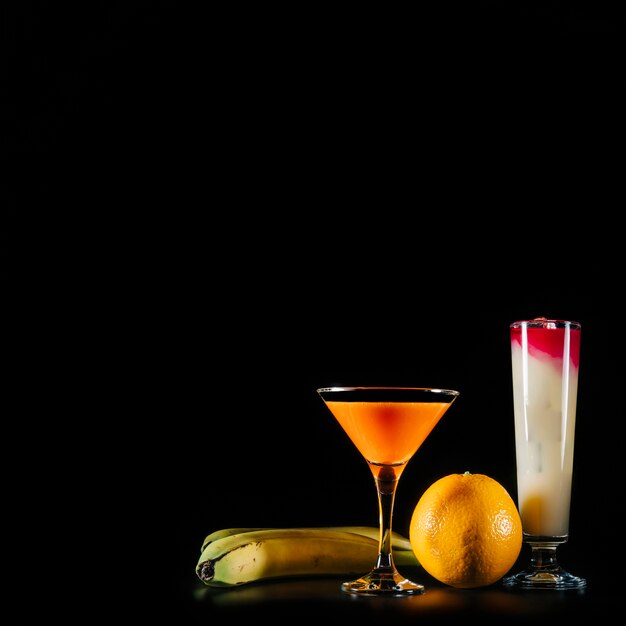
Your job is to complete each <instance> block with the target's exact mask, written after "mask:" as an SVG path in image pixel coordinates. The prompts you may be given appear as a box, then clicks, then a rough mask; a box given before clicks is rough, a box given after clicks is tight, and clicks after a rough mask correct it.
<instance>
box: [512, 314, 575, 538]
mask: <svg viewBox="0 0 626 626" xmlns="http://www.w3.org/2000/svg"><path fill="white" fill-rule="evenodd" d="M510 331H511V358H512V373H513V408H514V415H515V445H516V460H517V490H518V507H519V512H520V515H521V518H522V526H523V530H524V535H525V536H531V537H535V538H538V537H546V538H548V537H550V538H562V539H563V540H566V539H567V535H568V533H569V511H570V496H571V488H572V467H573V460H574V428H575V422H576V395H577V390H578V366H579V355H580V324H578V323H577V322H566V321H560V320H548V319H546V318H536V319H534V320H530V321H525V322H514V323H513V324H511V327H510Z"/></svg>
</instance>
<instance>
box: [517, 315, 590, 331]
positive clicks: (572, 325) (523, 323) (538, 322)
mask: <svg viewBox="0 0 626 626" xmlns="http://www.w3.org/2000/svg"><path fill="white" fill-rule="evenodd" d="M509 327H510V328H515V329H517V328H552V329H554V328H569V329H571V330H580V328H581V324H580V322H575V321H573V320H563V319H552V318H546V317H537V318H535V319H532V320H518V321H516V322H512V323H511V324H510V326H509Z"/></svg>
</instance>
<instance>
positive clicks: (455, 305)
mask: <svg viewBox="0 0 626 626" xmlns="http://www.w3.org/2000/svg"><path fill="white" fill-rule="evenodd" d="M87 6H88V8H87ZM8 23H9V24H10V25H11V26H14V28H12V29H11V32H10V35H13V34H15V35H16V36H15V38H12V37H9V38H8V41H9V43H10V44H15V46H14V47H13V46H11V49H10V50H9V61H10V63H9V71H10V74H11V78H15V83H13V84H14V85H15V89H13V90H12V91H11V93H10V100H9V105H10V107H11V112H13V113H14V114H15V125H14V126H12V129H13V128H14V130H15V134H12V135H10V139H11V140H12V141H11V143H10V152H9V157H10V158H9V159H8V160H7V170H6V171H7V173H8V174H9V176H8V178H9V183H10V185H9V192H8V193H9V195H8V199H9V207H10V210H9V215H11V216H13V217H15V218H17V220H16V221H15V222H11V223H15V224H18V227H17V228H16V230H15V231H14V233H15V238H16V239H17V240H18V241H19V242H20V243H21V244H23V245H22V246H21V248H20V253H19V254H18V256H17V257H16V258H14V259H13V261H14V262H13V263H12V264H11V265H10V266H9V267H10V268H12V269H14V268H17V267H18V266H19V267H20V270H22V269H26V271H27V273H28V275H29V280H34V281H35V282H34V283H31V282H28V283H27V284H28V285H29V289H28V290H27V291H31V295H32V292H33V291H35V293H36V300H37V304H38V309H37V310H38V311H41V310H45V311H46V312H47V314H46V322H44V323H43V324H41V325H38V327H37V329H36V331H33V332H36V333H37V334H39V337H40V339H42V341H43V342H45V345H46V347H49V348H50V350H45V351H44V352H43V354H42V355H41V359H42V361H41V362H42V363H47V362H52V361H53V357H52V354H53V351H52V349H53V348H59V347H62V348H63V351H64V354H65V356H66V357H68V362H67V363H66V364H65V365H64V368H63V369H62V370H61V371H60V373H61V377H62V378H63V380H64V381H65V384H64V385H62V386H60V387H57V388H56V389H55V394H58V397H59V398H61V399H63V398H64V394H65V393H67V392H68V391H69V389H70V387H69V385H67V381H68V380H72V381H80V382H81V385H80V389H81V392H84V393H85V399H84V400H79V401H76V400H75V399H73V400H72V402H67V404H66V406H68V409H69V410H72V411H73V410H76V413H77V415H84V413H85V412H86V411H87V412H89V413H92V414H93V417H94V418H95V419H94V420H93V422H90V424H89V426H87V425H85V426H84V429H85V430H84V432H85V434H88V437H89V441H90V442H92V443H91V446H89V447H87V449H85V448H84V447H83V448H81V450H80V451H77V450H76V449H73V450H72V453H73V454H76V455H77V457H78V461H77V462H72V463H68V467H67V468H66V467H65V465H63V468H62V471H63V472H64V473H65V475H66V476H67V475H70V476H75V475H76V472H77V471H78V470H77V467H79V468H82V469H81V470H80V472H88V475H89V480H91V481H93V482H92V484H93V485H95V486H97V487H98V490H97V492H98V493H99V494H100V495H99V496H98V498H97V500H98V501H97V502H96V503H94V511H95V513H94V515H93V516H88V519H89V520H90V521H89V523H92V522H93V523H97V522H102V520H103V519H106V520H107V521H106V524H107V526H108V527H109V528H115V529H116V531H117V532H119V533H121V535H122V536H123V539H125V540H126V541H122V542H121V543H123V544H124V545H126V544H127V543H128V544H129V545H130V546H131V547H132V549H131V550H129V551H126V552H122V555H120V557H119V558H117V560H116V564H117V565H119V562H120V559H121V561H122V562H123V563H124V564H125V565H124V570H125V571H126V572H127V573H129V574H130V576H131V579H133V580H134V581H135V582H136V591H137V593H136V594H135V595H136V596H140V597H141V598H142V601H143V602H144V603H145V605H146V606H144V610H149V607H148V606H147V605H149V604H153V605H154V602H155V598H159V599H160V602H163V603H165V602H168V600H164V599H163V597H164V596H166V597H168V599H174V602H175V604H176V605H177V606H178V610H179V611H181V610H183V607H184V610H185V611H189V613H180V614H179V615H182V614H191V612H192V610H191V608H190V605H191V604H193V603H192V602H191V597H190V594H189V588H190V587H191V586H193V585H194V583H195V582H196V581H195V579H194V567H195V563H196V560H197V557H198V550H199V548H200V545H201V543H202V539H203V538H204V536H205V535H206V534H208V533H209V532H211V531H212V530H216V529H219V528H222V527H229V526H309V525H350V524H368V525H375V524H376V523H377V519H378V513H377V504H376V498H375V490H374V485H373V481H372V478H371V475H370V473H369V470H368V469H367V466H366V464H365V462H364V461H363V460H362V459H361V458H360V457H359V455H358V453H357V452H356V450H355V449H354V448H353V446H352V444H351V443H350V442H349V441H348V440H347V438H346V436H345V435H344V434H343V433H342V432H341V431H340V430H339V427H338V425H337V424H336V423H335V422H334V419H333V418H332V417H331V415H330V414H329V413H328V412H327V410H326V409H325V407H324V406H323V404H322V402H321V400H320V398H319V397H318V396H317V394H316V392H315V390H316V389H317V388H318V387H322V386H329V385H365V384H379V385H387V384H389V385H415V386H440V387H449V388H454V389H458V390H459V391H460V392H461V396H460V398H459V399H458V400H457V402H456V403H455V405H454V406H453V407H452V408H451V410H450V411H449V413H448V414H447V415H446V416H445V417H444V418H443V419H442V421H441V422H440V424H439V425H438V426H437V427H436V429H435V430H434V431H433V433H432V434H431V436H430V437H429V438H428V440H427V441H426V442H425V444H424V445H423V447H422V448H421V449H420V450H419V452H418V453H417V454H416V456H415V457H414V459H413V460H412V461H411V463H410V465H409V467H408V468H407V470H406V471H405V473H404V474H403V478H402V481H401V483H400V487H399V490H398V494H397V499H396V510H395V518H394V524H395V529H396V530H398V531H400V532H403V533H407V532H408V522H409V519H410V514H411V512H412V510H413V507H414V506H415V504H416V502H417V500H418V498H419V495H420V494H421V492H422V491H423V490H424V489H425V488H426V487H427V486H428V485H429V484H430V483H431V482H433V481H434V480H436V479H437V478H439V477H441V476H443V475H445V474H449V473H454V472H464V471H471V472H474V473H485V474H488V475H490V476H492V477H494V478H496V479H497V480H499V481H500V482H501V483H502V484H503V485H504V486H505V487H506V488H507V489H508V490H509V491H510V493H511V494H512V495H513V496H515V490H516V486H515V464H514V440H513V415H512V391H511V381H510V353H509V336H508V326H509V324H510V323H511V322H512V321H514V320H516V319H524V318H530V317H535V316H540V315H543V316H548V317H555V318H563V319H573V320H576V321H579V322H581V323H582V329H583V330H582V332H583V334H582V354H581V371H580V381H579V406H578V423H577V447H576V455H575V458H576V461H575V477H574V492H573V500H572V521H571V541H570V543H569V544H567V545H566V546H564V547H563V549H562V552H563V560H564V562H565V564H566V565H569V566H570V569H572V570H573V571H574V572H575V573H579V574H581V575H588V576H589V577H592V576H593V575H594V574H595V575H598V576H599V575H600V570H601V568H602V567H603V566H604V564H605V561H606V560H607V557H606V556H605V555H598V550H597V544H596V541H597V538H598V537H603V536H604V537H606V536H607V534H610V535H614V534H615V533H617V532H619V531H618V530H617V529H616V527H615V526H614V523H615V519H616V517H617V508H616V507H617V504H618V500H617V498H616V497H615V488H616V487H615V479H614V478H612V477H613V476H614V475H615V474H614V472H615V471H616V470H618V468H619V459H620V456H619V453H620V451H619V450H618V439H617V437H616V436H615V435H614V434H613V433H614V432H615V429H616V428H617V427H620V424H621V419H620V418H623V409H621V408H620V407H621V405H620V391H621V389H622V388H623V379H622V375H621V374H620V373H618V370H617V368H618V367H620V371H623V368H621V366H620V363H618V358H617V355H618V351H619V346H620V345H621V344H622V343H623V342H622V339H621V334H620V330H619V329H620V321H619V318H620V313H621V311H622V305H621V304H620V303H621V299H622V294H621V292H622V291H623V274H622V267H623V254H622V251H621V248H620V245H621V242H620V241H619V229H618V227H617V226H616V224H615V219H616V217H617V216H616V212H617V207H619V206H620V204H619V202H618V199H620V198H621V197H622V196H623V194H622V189H621V188H620V186H619V184H618V182H619V179H618V169H617V161H616V160H615V158H614V157H615V151H616V149H618V148H619V146H621V141H620V138H623V126H622V124H623V122H622V120H621V110H622V109H621V96H620V93H621V85H620V82H621V81H620V79H621V73H619V72H617V70H616V68H617V63H616V57H615V54H614V52H615V50H614V48H615V47H616V46H615V45H614V43H613V39H614V38H615V35H617V34H620V33H621V32H623V22H622V21H621V16H619V14H618V13H617V12H616V11H615V10H614V9H613V8H612V5H609V4H608V3H598V2H596V3H590V2H589V3H583V2H574V3H562V2H549V3H541V4H539V3H537V4H524V3H513V4H511V3H508V4H507V5H506V7H503V6H502V4H501V3H490V2H477V3H464V4H463V6H462V7H455V6H453V5H452V4H443V5H437V8H431V9H429V10H426V9H422V10H420V11H419V12H417V13H416V14H410V15H409V14H407V15H401V14H392V13H391V12H389V13H384V14H379V13H378V12H375V11H365V10H363V9H362V8H359V10H358V12H357V11H356V10H355V11H354V12H351V11H348V10H344V11H342V12H341V13H339V11H337V10H336V9H332V10H331V9H328V10H322V9H320V8H319V7H317V6H316V7H311V8H310V9H308V10H307V9H306V8H300V9H299V10H298V11H295V10H293V9H287V10H283V9H280V10H279V9H277V8H274V9H271V10H270V9H267V8H263V9H259V8H258V7H257V8H256V9H254V10H252V9H250V8H249V7H243V6H242V7H237V8H235V9H232V10H228V11H226V10H225V9H223V8H218V9H215V8H213V9H205V8H201V7H199V6H198V7H197V8H191V7H190V5H187V6H185V7H183V6H181V5H180V4H175V3H171V2H124V3H121V2H120V3H115V2H113V3H111V2H108V3H100V4H98V3H77V4H76V5H75V6H74V5H71V4H63V6H62V7H59V6H58V5H57V4H55V3H45V2H40V3H22V5H21V10H20V15H19V16H17V19H16V20H15V21H12V20H11V21H10V22H8ZM618 112H620V115H618ZM620 175H621V173H620ZM40 241H41V242H42V243H43V242H45V243H44V245H43V246H40ZM44 249H45V253H44V254H43V255H42V257H37V253H40V252H41V251H42V250H44ZM31 251H32V252H33V253H32V254H31ZM33 258H36V260H35V261H34V262H33ZM16 259H17V260H16ZM26 282H27V281H25V282H24V283H23V284H26ZM33 284H36V288H35V287H33ZM60 331H62V332H60ZM57 367H58V366H57V365H55V369H56V368H57ZM65 368H66V369H65ZM58 371H59V370H58V369H57V372H58ZM73 398H75V396H73ZM65 400H66V399H65ZM64 406H65V405H64ZM87 408H88V410H87ZM93 423H95V424H97V425H96V426H93ZM92 429H93V430H92ZM96 459H97V460H99V461H101V462H96ZM57 461H58V459H57ZM112 467H113V468H114V469H112ZM80 472H79V473H80ZM85 497H86V496H85ZM99 498H103V499H105V500H106V502H107V503H108V504H107V506H103V503H102V502H101V501H100V500H99ZM86 508H87V507H86V505H85V509H86ZM90 511H91V510H90ZM103 511H105V512H106V513H103ZM94 520H95V521H94ZM83 532H87V533H91V532H93V531H92V530H91V528H90V527H87V528H86V529H83ZM148 537H149V539H148ZM140 545H144V546H145V551H143V550H140V549H139V548H138V546H140ZM568 554H571V555H572V558H571V560H570V562H567V561H568ZM574 557H575V558H574ZM144 586H145V595H142V594H141V593H140V590H142V589H144ZM163 589H166V590H167V591H166V592H165V593H164V594H163V593H162V590H163ZM152 608H154V606H152ZM163 610H164V609H163ZM201 619H202V618H201Z"/></svg>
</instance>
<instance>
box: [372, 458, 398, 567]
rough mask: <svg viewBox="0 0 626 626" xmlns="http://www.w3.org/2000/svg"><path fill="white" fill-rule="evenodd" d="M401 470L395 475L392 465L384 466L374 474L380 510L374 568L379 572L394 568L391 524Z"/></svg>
mask: <svg viewBox="0 0 626 626" xmlns="http://www.w3.org/2000/svg"><path fill="white" fill-rule="evenodd" d="M400 473H401V471H400V472H399V473H398V474H397V475H396V473H395V471H394V468H393V467H384V468H382V469H381V470H380V473H379V474H378V477H376V476H374V479H375V481H376V489H377V491H378V509H379V512H380V541H379V544H378V561H377V562H376V569H375V570H374V571H377V570H380V571H381V572H389V571H393V570H395V569H396V568H395V565H394V562H393V556H392V553H391V524H392V519H393V504H394V500H395V497H396V487H397V486H398V479H399V478H400Z"/></svg>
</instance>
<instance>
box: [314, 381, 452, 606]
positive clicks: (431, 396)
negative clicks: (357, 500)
mask: <svg viewBox="0 0 626 626" xmlns="http://www.w3.org/2000/svg"><path fill="white" fill-rule="evenodd" d="M317 392H318V394H319V395H320V397H321V398H322V400H323V401H324V403H325V404H326V406H327V408H328V409H329V411H330V412H331V413H332V414H333V415H334V417H335V418H336V420H337V422H338V423H339V424H340V425H341V427H342V428H343V430H344V432H345V433H346V434H347V435H348V437H350V440H351V441H352V442H353V443H354V445H355V446H356V448H357V449H358V450H359V452H360V453H361V455H362V456H363V457H364V458H365V460H366V461H367V464H368V466H369V468H370V470H371V472H372V474H373V475H374V481H375V482H376V491H377V492H378V513H379V515H378V519H379V522H380V539H379V542H378V558H377V559H376V563H375V565H374V567H373V568H372V569H371V570H370V571H369V572H368V573H367V574H364V575H363V576H361V577H359V578H357V579H356V580H351V581H347V582H344V583H342V585H341V589H342V590H343V591H346V592H348V593H356V594H363V595H378V594H389V595H392V596H395V595H407V594H408V595H410V594H419V593H423V592H424V585H422V584H420V583H416V582H413V581H412V580H408V579H407V578H405V577H404V576H402V574H400V572H398V570H397V569H396V566H395V564H394V562H393V555H392V550H391V536H392V527H391V521H392V517H393V502H394V498H395V493H396V488H397V486H398V481H399V479H400V475H401V474H402V472H403V471H404V468H405V467H406V465H407V463H408V462H409V461H410V460H411V457H412V456H413V455H414V454H415V453H416V452H417V449H418V448H419V447H420V446H421V445H422V443H424V440H425V439H426V438H427V437H428V435H429V434H430V432H431V430H432V429H433V428H434V427H435V425H436V424H437V422H438V421H439V420H440V419H441V417H442V416H443V414H444V413H445V412H446V411H447V410H448V409H449V408H450V406H451V405H452V403H453V402H454V401H455V400H456V398H457V397H458V395H459V392H458V391H455V390H454V389H436V388H431V387H323V388H321V389H318V390H317Z"/></svg>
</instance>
